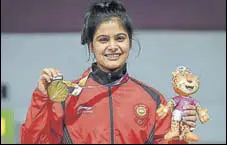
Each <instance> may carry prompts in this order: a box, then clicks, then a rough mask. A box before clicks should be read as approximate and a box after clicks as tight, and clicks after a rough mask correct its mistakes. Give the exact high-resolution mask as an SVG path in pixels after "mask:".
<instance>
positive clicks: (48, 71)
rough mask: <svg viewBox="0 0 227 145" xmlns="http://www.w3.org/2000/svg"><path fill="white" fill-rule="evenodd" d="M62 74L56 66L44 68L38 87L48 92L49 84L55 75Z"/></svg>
mask: <svg viewBox="0 0 227 145" xmlns="http://www.w3.org/2000/svg"><path fill="white" fill-rule="evenodd" d="M59 75H62V74H61V72H60V71H59V70H58V69H54V68H45V69H43V70H42V72H41V74H40V78H39V81H38V88H39V90H40V91H41V92H42V93H44V94H46V92H47V85H48V84H49V83H50V82H51V81H52V80H53V77H56V76H59Z"/></svg>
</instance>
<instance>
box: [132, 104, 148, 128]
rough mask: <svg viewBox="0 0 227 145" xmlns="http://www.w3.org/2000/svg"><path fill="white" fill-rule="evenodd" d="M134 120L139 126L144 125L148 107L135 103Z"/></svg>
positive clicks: (146, 119) (146, 120)
mask: <svg viewBox="0 0 227 145" xmlns="http://www.w3.org/2000/svg"><path fill="white" fill-rule="evenodd" d="M134 113H135V121H136V123H137V124H138V125H139V126H143V125H145V124H146V123H147V122H148V120H149V118H148V114H149V109H148V107H147V106H146V105H145V104H137V105H135V107H134Z"/></svg>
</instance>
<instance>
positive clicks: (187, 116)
mask: <svg viewBox="0 0 227 145" xmlns="http://www.w3.org/2000/svg"><path fill="white" fill-rule="evenodd" d="M183 120H184V121H185V122H186V124H188V125H189V126H190V127H191V128H195V127H196V120H197V117H196V107H195V106H193V105H187V106H185V108H184V117H183Z"/></svg>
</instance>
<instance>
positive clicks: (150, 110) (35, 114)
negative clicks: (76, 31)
mask: <svg viewBox="0 0 227 145" xmlns="http://www.w3.org/2000/svg"><path fill="white" fill-rule="evenodd" d="M91 70H92V71H91ZM86 76H88V79H87V80H86V86H90V87H88V88H84V89H82V91H81V92H80V94H79V95H78V96H74V95H72V94H71V95H69V96H68V98H67V99H66V101H65V102H64V103H63V104H64V106H65V107H63V106H62V103H54V102H52V101H51V100H50V99H49V97H48V96H47V95H43V94H41V93H40V92H39V90H38V89H36V90H35V91H34V93H33V96H32V101H31V105H30V107H29V109H28V113H27V117H26V121H25V123H24V124H22V126H21V143H70V142H71V143H74V144H77V143H89V144H93V143H94V144H99V143H105V144H109V143H127V144H129V143H130V144H137V143H138V144H143V143H168V142H167V141H165V140H164V139H163V137H164V135H165V134H166V133H167V132H168V131H169V129H170V122H171V114H170V113H169V114H168V115H167V116H166V117H165V118H164V119H160V118H159V117H158V116H157V115H156V110H157V108H158V106H159V104H160V103H163V104H166V101H165V99H164V97H163V96H162V95H161V94H160V93H159V92H158V91H156V90H155V89H153V88H151V87H148V86H146V85H145V84H143V83H141V82H139V81H137V80H135V79H134V78H132V77H129V76H128V74H127V71H126V65H125V66H124V67H123V68H122V69H121V70H120V71H118V72H111V73H106V72H103V71H101V70H100V69H99V68H98V67H97V66H96V64H93V65H92V67H91V68H89V69H88V70H87V71H86V72H84V74H83V75H82V77H81V78H80V79H78V80H76V81H75V83H78V82H79V80H81V79H82V78H84V77H86ZM177 143H180V142H177Z"/></svg>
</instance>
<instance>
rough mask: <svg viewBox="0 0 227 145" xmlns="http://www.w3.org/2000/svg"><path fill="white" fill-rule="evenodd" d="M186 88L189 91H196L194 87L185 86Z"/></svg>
mask: <svg viewBox="0 0 227 145" xmlns="http://www.w3.org/2000/svg"><path fill="white" fill-rule="evenodd" d="M185 87H186V88H187V89H188V90H193V89H194V86H189V85H185Z"/></svg>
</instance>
